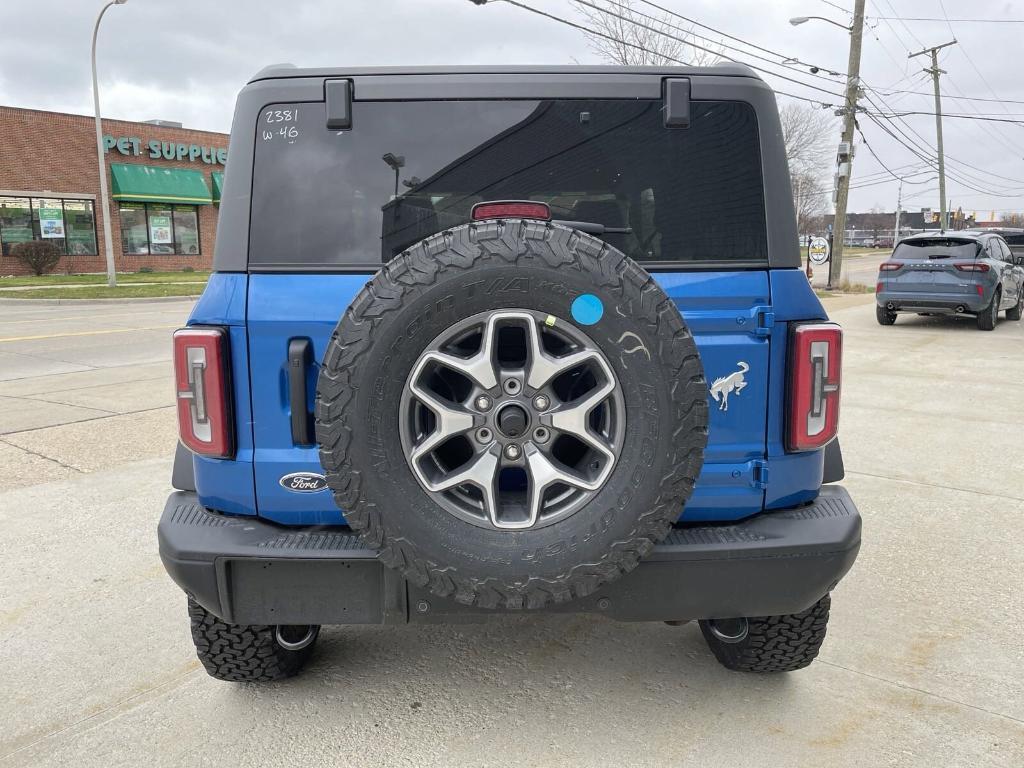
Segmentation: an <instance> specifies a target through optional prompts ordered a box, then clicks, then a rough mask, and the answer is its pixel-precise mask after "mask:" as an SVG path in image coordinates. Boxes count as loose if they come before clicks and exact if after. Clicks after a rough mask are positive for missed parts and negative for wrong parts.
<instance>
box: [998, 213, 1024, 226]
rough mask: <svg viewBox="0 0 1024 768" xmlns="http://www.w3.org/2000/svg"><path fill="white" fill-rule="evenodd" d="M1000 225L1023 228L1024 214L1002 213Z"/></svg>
mask: <svg viewBox="0 0 1024 768" xmlns="http://www.w3.org/2000/svg"><path fill="white" fill-rule="evenodd" d="M1000 223H1001V224H1002V225H1003V226H1004V227H1024V213H1004V214H1003V215H1002V217H1000Z"/></svg>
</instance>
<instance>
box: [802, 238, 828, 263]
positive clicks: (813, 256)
mask: <svg viewBox="0 0 1024 768" xmlns="http://www.w3.org/2000/svg"><path fill="white" fill-rule="evenodd" d="M807 255H808V257H809V258H810V260H811V263H812V264H824V263H825V262H826V261H828V256H829V252H828V240H826V239H825V238H824V237H816V238H814V239H813V240H811V247H810V248H808V249H807Z"/></svg>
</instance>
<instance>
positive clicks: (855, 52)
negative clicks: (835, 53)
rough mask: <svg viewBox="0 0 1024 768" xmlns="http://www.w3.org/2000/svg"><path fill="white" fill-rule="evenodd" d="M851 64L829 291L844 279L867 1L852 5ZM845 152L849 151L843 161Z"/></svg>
mask: <svg viewBox="0 0 1024 768" xmlns="http://www.w3.org/2000/svg"><path fill="white" fill-rule="evenodd" d="M849 29H850V62H849V64H848V65H847V67H846V73H847V74H846V101H845V104H844V106H843V136H842V142H841V143H840V145H839V147H840V151H839V154H838V155H837V158H836V163H837V166H838V169H837V170H838V177H839V178H838V180H839V184H838V189H837V190H836V215H835V219H834V223H833V227H832V229H833V237H834V238H835V240H834V244H833V247H832V259H831V261H829V265H828V286H827V287H828V288H831V287H832V283H833V281H834V280H837V279H839V278H840V277H841V276H842V269H843V240H844V239H845V234H846V204H847V202H848V201H849V199H850V175H851V173H852V170H853V132H854V128H855V127H856V118H857V96H858V92H859V91H860V48H861V42H862V40H863V38H864V0H856V2H855V3H854V5H853V24H852V26H850V28H849ZM843 150H845V151H846V153H847V154H846V159H845V160H844V159H843V158H844V154H843Z"/></svg>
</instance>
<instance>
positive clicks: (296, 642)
mask: <svg viewBox="0 0 1024 768" xmlns="http://www.w3.org/2000/svg"><path fill="white" fill-rule="evenodd" d="M319 634H320V627H319V626H317V625H316V624H308V625H306V626H301V625H300V626H277V627H275V629H274V639H275V640H277V644H278V645H280V646H281V647H282V648H284V649H285V650H288V651H301V650H302V649H303V648H305V647H307V646H309V645H312V643H313V641H314V640H316V637H317V635H319Z"/></svg>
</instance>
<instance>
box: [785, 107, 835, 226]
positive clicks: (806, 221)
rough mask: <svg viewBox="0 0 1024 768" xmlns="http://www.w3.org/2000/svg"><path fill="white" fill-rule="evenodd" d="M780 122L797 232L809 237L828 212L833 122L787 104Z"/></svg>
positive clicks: (811, 110) (809, 109)
mask: <svg viewBox="0 0 1024 768" xmlns="http://www.w3.org/2000/svg"><path fill="white" fill-rule="evenodd" d="M779 121H780V122H781V124H782V139H783V143H784V145H785V148H786V161H787V162H788V163H789V176H790V181H791V183H792V185H793V208H794V209H796V222H797V231H798V232H799V233H800V234H807V233H809V232H812V231H816V230H818V229H819V227H820V223H821V222H820V217H821V216H822V214H824V213H825V211H826V208H827V200H828V198H827V194H828V193H827V187H826V183H827V179H828V167H829V163H830V160H831V153H832V148H831V143H830V141H829V135H830V134H831V133H832V130H833V125H832V119H831V117H830V116H829V115H828V113H826V112H823V111H822V110H820V109H814V108H813V107H811V106H809V105H807V104H800V103H797V102H788V103H786V104H784V105H783V106H782V108H781V109H780V110H779Z"/></svg>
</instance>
